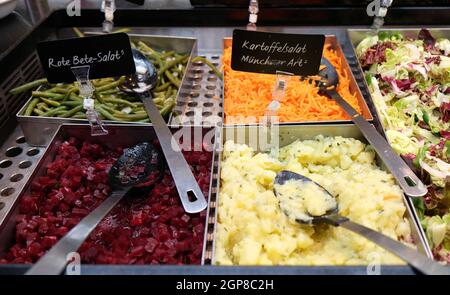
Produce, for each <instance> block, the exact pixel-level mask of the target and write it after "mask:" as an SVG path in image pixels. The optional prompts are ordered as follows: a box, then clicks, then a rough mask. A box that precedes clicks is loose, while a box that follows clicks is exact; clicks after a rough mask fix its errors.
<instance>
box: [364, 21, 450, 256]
mask: <svg viewBox="0 0 450 295" xmlns="http://www.w3.org/2000/svg"><path fill="white" fill-rule="evenodd" d="M356 54H357V56H358V59H359V61H360V63H361V65H362V67H363V70H364V72H365V75H366V80H367V84H368V86H369V90H370V92H371V94H372V97H373V100H374V103H375V106H376V108H377V110H378V113H379V115H380V119H381V121H382V124H383V126H384V128H385V130H386V135H387V137H388V139H389V141H390V143H391V145H392V147H393V148H394V149H395V150H396V151H397V152H398V153H399V154H401V155H402V157H403V159H404V160H405V161H406V162H407V163H408V164H409V165H410V166H411V168H413V169H414V170H415V172H416V173H417V175H419V176H420V177H421V179H422V181H423V182H424V183H425V184H426V185H427V186H428V194H427V195H426V196H425V198H423V199H421V198H419V199H417V200H416V201H415V202H416V204H415V205H416V208H417V211H418V212H419V215H420V218H421V221H422V225H423V227H424V229H425V232H426V234H427V237H428V240H429V242H430V244H431V246H432V248H433V252H434V255H435V257H436V258H437V259H439V260H441V261H445V262H447V263H450V209H449V208H450V164H449V163H450V40H449V39H435V38H433V36H432V35H431V34H430V32H429V31H428V30H424V29H423V30H421V31H420V32H419V34H418V36H417V38H407V37H405V36H403V35H402V34H399V33H386V32H381V33H379V34H378V35H374V36H369V37H366V38H365V39H364V40H362V41H361V43H360V44H359V45H358V46H357V48H356Z"/></svg>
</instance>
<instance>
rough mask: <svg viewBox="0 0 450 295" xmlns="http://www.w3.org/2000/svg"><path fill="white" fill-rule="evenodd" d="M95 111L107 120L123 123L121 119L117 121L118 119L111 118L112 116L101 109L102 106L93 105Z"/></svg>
mask: <svg viewBox="0 0 450 295" xmlns="http://www.w3.org/2000/svg"><path fill="white" fill-rule="evenodd" d="M95 109H96V110H97V111H98V112H99V113H100V114H101V115H102V116H104V117H105V118H106V119H108V120H112V121H123V120H122V119H119V118H117V117H115V116H113V115H112V114H110V113H109V112H108V111H107V110H105V109H103V108H102V106H101V105H99V104H96V105H95Z"/></svg>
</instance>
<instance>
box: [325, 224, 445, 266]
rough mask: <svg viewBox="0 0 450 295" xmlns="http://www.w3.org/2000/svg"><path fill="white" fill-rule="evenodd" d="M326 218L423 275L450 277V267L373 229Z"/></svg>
mask: <svg viewBox="0 0 450 295" xmlns="http://www.w3.org/2000/svg"><path fill="white" fill-rule="evenodd" d="M324 218H326V219H328V223H330V224H332V225H334V226H341V227H343V228H345V229H347V230H350V231H352V232H354V233H356V234H358V235H360V236H363V237H365V238H366V239H368V240H370V241H372V242H374V243H375V244H377V245H379V246H381V247H382V248H384V249H386V250H387V251H389V252H391V253H392V254H394V255H396V256H398V257H399V258H401V259H402V260H404V261H406V262H407V263H408V264H409V265H411V266H412V267H414V268H416V269H417V270H419V271H420V272H422V273H423V274H426V275H450V267H445V266H443V265H441V264H439V263H437V262H435V261H433V260H432V259H430V258H428V257H426V256H425V255H423V254H421V253H419V252H417V250H415V249H412V248H410V247H408V246H406V245H404V244H402V243H401V242H399V241H396V240H394V239H391V238H390V237H388V236H386V235H384V234H381V233H379V232H377V231H374V230H373V229H370V228H368V227H366V226H364V225H361V224H359V223H355V222H353V221H351V220H349V219H348V218H346V217H343V216H340V215H330V216H327V217H324Z"/></svg>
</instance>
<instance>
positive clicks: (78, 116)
mask: <svg viewBox="0 0 450 295" xmlns="http://www.w3.org/2000/svg"><path fill="white" fill-rule="evenodd" d="M72 118H74V119H86V114H75V115H73V116H72Z"/></svg>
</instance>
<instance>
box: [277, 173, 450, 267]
mask: <svg viewBox="0 0 450 295" xmlns="http://www.w3.org/2000/svg"><path fill="white" fill-rule="evenodd" d="M288 180H294V181H299V182H301V183H300V185H302V184H303V183H304V182H310V183H313V184H315V185H316V186H317V187H318V188H319V189H320V190H321V191H322V192H323V193H324V194H326V195H328V196H331V197H332V198H335V197H334V196H333V195H331V194H330V193H329V192H328V191H327V190H326V189H325V188H323V187H322V186H321V185H320V184H318V183H316V182H314V181H313V180H311V179H310V178H308V177H305V176H303V175H300V174H297V173H294V172H292V171H286V170H284V171H281V172H279V173H278V174H277V176H276V177H275V184H278V185H284V184H285V182H286V181H288ZM274 191H275V195H276V196H277V197H278V198H279V197H280V194H279V193H278V192H277V190H276V189H275V186H274ZM281 202H282V200H281V199H280V208H286V205H288V204H287V203H283V204H281ZM289 209H290V210H283V209H282V211H283V213H284V214H286V215H287V216H288V217H290V218H293V219H294V220H296V221H297V222H299V223H301V224H309V225H318V224H329V225H333V226H342V227H343V228H346V229H348V230H350V231H352V232H354V233H356V234H359V235H361V236H363V237H365V238H366V239H368V240H370V241H372V242H374V243H375V244H377V245H379V246H381V247H382V248H384V249H386V250H388V251H389V252H391V253H392V254H394V255H396V256H398V257H400V258H401V259H403V260H404V261H406V262H408V263H409V264H410V265H411V266H413V267H414V268H416V269H417V270H419V271H420V272H422V273H424V274H428V275H450V267H444V266H442V265H441V264H439V263H437V262H435V261H433V260H432V259H429V258H428V257H426V256H425V255H422V254H421V253H419V252H417V251H416V250H414V249H411V248H409V247H408V246H405V245H403V244H402V243H400V242H398V241H396V240H393V239H391V238H390V237H388V236H385V235H383V234H381V233H379V232H377V231H374V230H372V229H370V228H368V227H365V226H363V225H361V224H358V223H355V222H352V221H350V220H349V219H348V218H346V217H343V216H340V215H339V213H338V211H339V210H338V205H337V203H336V207H335V208H332V209H330V210H328V211H327V212H326V213H325V214H324V215H321V216H312V215H311V214H309V213H308V212H298V213H302V214H294V213H295V212H293V211H292V209H293V208H289ZM302 215H303V216H307V217H309V218H308V219H301V218H299V216H302Z"/></svg>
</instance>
